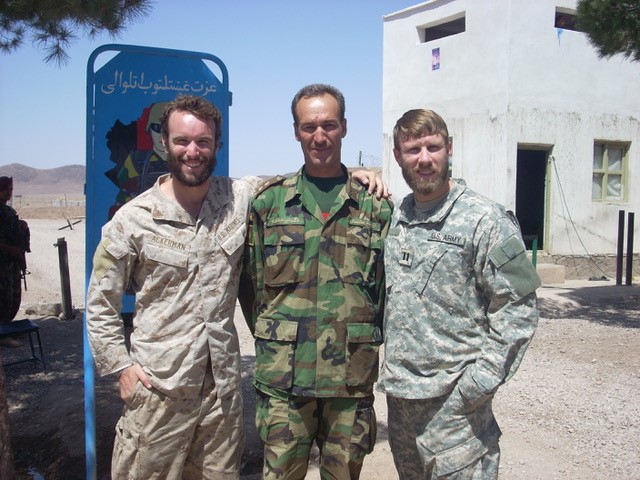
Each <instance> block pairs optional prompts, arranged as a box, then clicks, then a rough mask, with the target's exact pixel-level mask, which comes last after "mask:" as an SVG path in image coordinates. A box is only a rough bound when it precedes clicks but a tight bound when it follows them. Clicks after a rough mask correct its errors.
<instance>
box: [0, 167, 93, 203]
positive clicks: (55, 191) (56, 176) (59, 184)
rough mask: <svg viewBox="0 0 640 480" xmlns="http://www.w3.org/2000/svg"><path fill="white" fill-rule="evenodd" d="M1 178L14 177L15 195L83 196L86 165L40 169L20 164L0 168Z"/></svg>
mask: <svg viewBox="0 0 640 480" xmlns="http://www.w3.org/2000/svg"><path fill="white" fill-rule="evenodd" d="M0 176H7V177H13V195H14V196H15V195H64V194H67V195H82V194H83V193H84V183H85V177H86V167H85V166H84V165H65V166H64V167H57V168H48V169H40V168H33V167H28V166H26V165H22V164H20V163H12V164H10V165H2V166H0Z"/></svg>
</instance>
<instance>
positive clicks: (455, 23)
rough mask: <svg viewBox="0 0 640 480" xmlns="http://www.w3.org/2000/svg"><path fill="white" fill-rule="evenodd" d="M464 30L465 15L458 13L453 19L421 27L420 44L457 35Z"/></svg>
mask: <svg viewBox="0 0 640 480" xmlns="http://www.w3.org/2000/svg"><path fill="white" fill-rule="evenodd" d="M465 30H466V21H465V13H464V12H462V13H459V14H458V15H455V16H453V17H449V18H446V19H442V20H439V21H438V23H436V24H431V25H426V26H423V27H422V34H421V37H422V42H423V43H427V42H431V41H432V40H437V39H439V38H444V37H450V36H451V35H457V34H458V33H462V32H464V31H465Z"/></svg>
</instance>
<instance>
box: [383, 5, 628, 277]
mask: <svg viewBox="0 0 640 480" xmlns="http://www.w3.org/2000/svg"><path fill="white" fill-rule="evenodd" d="M575 7H576V1H575V0H535V1H531V0H482V1H478V0H430V1H427V2H424V3H421V4H418V5H415V6H413V7H410V8H408V9H405V10H402V11H400V12H396V13H392V14H389V15H387V16H385V17H384V47H383V58H384V60H383V97H384V98H383V135H384V156H383V175H384V177H385V179H386V180H387V181H388V182H389V184H390V186H391V189H392V191H393V192H394V200H395V201H398V200H399V199H400V198H401V197H402V196H404V195H405V194H406V193H407V192H408V187H407V186H406V184H405V182H404V180H403V178H402V174H401V172H400V168H399V167H398V165H397V164H396V162H395V160H394V158H393V152H392V150H393V138H392V136H393V126H394V124H395V122H396V120H397V119H398V118H399V117H400V116H401V115H402V114H403V113H404V112H405V111H406V110H409V109H412V108H429V109H433V110H435V111H436V112H438V113H439V114H441V115H442V117H443V118H444V119H445V121H446V122H447V124H448V126H449V133H450V135H451V137H452V140H453V157H452V176H453V177H455V178H463V179H465V181H466V182H467V185H468V186H469V187H470V188H472V189H474V190H476V191H478V192H480V193H483V194H484V195H486V196H488V197H490V198H492V199H494V200H496V201H498V202H499V203H502V204H504V205H505V206H506V207H507V208H508V209H511V210H513V211H515V212H516V215H517V217H518V219H519V221H520V223H521V227H522V230H523V234H524V235H527V236H528V235H531V236H534V235H535V236H537V243H538V249H539V250H541V251H542V252H545V253H546V254H549V255H552V256H553V257H554V258H555V259H556V260H554V261H559V260H558V258H560V257H561V256H565V257H566V256H568V257H570V258H572V259H575V257H576V256H577V257H592V256H595V257H596V258H597V257H600V259H602V258H604V257H607V256H608V257H609V259H610V258H611V255H615V253H616V250H617V238H618V218H619V211H620V210H623V211H624V212H625V213H624V214H623V215H624V216H623V218H625V220H628V218H629V215H628V213H629V212H635V211H640V208H639V207H640V192H639V189H638V186H637V184H635V182H633V181H632V179H633V178H635V176H636V175H638V173H639V172H640V148H639V145H638V144H639V143H640V64H639V63H637V62H632V61H630V60H628V59H625V58H624V57H622V56H621V55H619V56H615V57H613V58H611V59H609V60H606V59H599V58H598V53H597V51H596V50H595V48H594V47H592V46H591V45H590V44H589V42H588V39H587V36H586V34H584V33H582V32H579V31H575V30H572V28H573V21H574V20H575ZM560 26H563V27H564V28H560ZM638 222H640V220H639V221H638ZM638 222H636V227H635V229H634V230H635V233H636V235H635V236H636V238H635V241H634V244H635V245H634V252H638V245H640V240H639V239H638V238H637V237H638V235H637V232H638ZM627 223H628V222H627ZM625 236H626V233H625ZM626 248H627V247H626V245H625V251H626ZM609 263H611V262H609ZM635 270H636V271H637V270H638V269H637V267H636V268H635ZM614 271H615V270H614Z"/></svg>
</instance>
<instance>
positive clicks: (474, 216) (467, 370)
mask: <svg viewBox="0 0 640 480" xmlns="http://www.w3.org/2000/svg"><path fill="white" fill-rule="evenodd" d="M393 140H394V149H393V154H394V156H395V159H396V161H397V163H398V165H399V166H400V168H401V169H402V174H403V176H404V178H405V181H406V182H407V184H408V185H409V187H411V190H412V191H413V192H412V193H411V194H409V195H407V196H406V197H405V198H404V200H403V201H402V203H401V205H400V207H399V208H398V209H396V210H395V211H394V213H393V220H392V222H391V228H390V229H389V233H388V235H387V238H386V240H385V257H384V268H385V274H386V284H387V302H386V305H385V314H384V343H385V359H384V365H383V368H382V372H381V374H380V383H379V387H380V389H381V390H382V391H383V392H385V393H386V395H387V406H388V410H389V412H388V413H389V417H388V419H389V443H390V446H391V451H392V453H393V458H394V462H395V465H396V469H397V470H398V473H399V477H400V478H402V479H403V480H426V479H428V480H435V479H445V478H446V479H451V480H453V479H463V478H478V479H480V478H481V479H483V480H489V479H496V478H498V465H499V459H500V448H499V446H498V440H499V438H500V428H499V427H498V424H497V422H496V419H495V417H494V415H493V411H492V408H491V400H492V398H493V396H494V395H495V393H496V391H497V390H498V388H499V387H500V386H501V385H502V384H504V383H505V382H506V381H507V380H509V378H511V377H512V376H513V374H514V373H515V372H516V370H517V369H518V366H519V365H520V362H521V361H522V358H523V356H524V353H525V351H526V349H527V347H528V345H529V343H530V342H531V339H532V337H533V334H534V332H535V329H536V325H537V322H538V310H537V307H536V293H535V291H536V289H537V288H538V287H539V286H540V279H539V277H538V275H537V273H536V271H535V268H534V267H533V265H532V264H531V262H530V261H529V258H528V257H527V252H526V250H525V247H524V243H523V242H522V237H521V235H520V229H519V228H518V224H517V222H516V221H515V218H514V217H513V214H511V213H510V212H507V211H506V210H505V209H504V207H502V206H501V205H498V204H497V203H495V202H494V201H492V200H489V199H488V198H486V197H483V196H482V195H479V194H478V193H476V192H473V191H472V190H470V189H469V188H467V187H466V186H465V184H464V182H462V181H459V180H450V178H449V157H450V155H451V153H452V145H451V142H450V139H449V132H448V129H447V125H446V123H445V122H444V120H443V119H442V118H441V117H440V116H439V115H438V114H437V113H435V112H433V111H432V110H424V109H416V110H409V111H408V112H406V113H405V114H404V115H403V116H402V117H401V118H400V119H399V120H398V121H397V123H396V125H395V128H394V131H393Z"/></svg>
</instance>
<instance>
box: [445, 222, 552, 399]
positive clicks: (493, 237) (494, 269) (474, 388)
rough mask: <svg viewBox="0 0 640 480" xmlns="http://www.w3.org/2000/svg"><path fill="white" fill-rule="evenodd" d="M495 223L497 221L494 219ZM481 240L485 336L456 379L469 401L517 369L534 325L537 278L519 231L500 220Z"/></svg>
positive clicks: (488, 391)
mask: <svg viewBox="0 0 640 480" xmlns="http://www.w3.org/2000/svg"><path fill="white" fill-rule="evenodd" d="M499 223H500V222H499ZM501 223H502V224H501V225H500V224H499V225H497V226H496V227H494V229H493V232H492V233H491V234H489V239H488V241H487V242H486V243H484V247H481V248H480V249H479V250H481V249H483V248H484V250H485V251H486V252H487V254H486V255H482V254H479V255H478V258H479V260H480V261H481V263H482V265H481V267H479V268H480V272H479V281H478V288H479V289H480V291H481V294H482V295H483V299H484V301H485V304H486V315H487V324H488V325H487V327H488V331H487V337H486V343H485V346H484V348H483V351H482V355H481V357H480V358H479V359H478V360H477V361H476V362H475V363H474V364H473V365H471V366H470V367H468V368H467V369H466V370H465V373H464V374H463V376H462V377H461V378H460V380H459V381H458V388H459V389H460V392H461V393H462V395H463V397H464V398H465V399H466V400H467V401H468V402H469V403H470V404H471V405H480V404H482V403H484V401H486V400H487V399H489V398H490V397H491V396H492V395H493V394H494V393H495V392H496V390H497V389H498V387H499V386H500V385H502V384H503V383H504V382H506V381H507V380H509V379H510V378H511V377H512V376H513V374H514V373H515V372H516V370H517V369H518V367H519V366H520V363H521V362H522V358H523V356H524V353H525V351H526V349H527V347H528V346H529V344H530V343H531V340H532V338H533V334H534V332H535V329H536V327H537V324H538V317H539V313H538V308H537V298H536V293H535V291H536V289H537V288H538V287H539V286H540V285H541V282H540V278H539V277H538V274H537V272H536V270H535V268H534V267H533V265H532V263H531V261H530V260H529V258H528V256H527V253H526V249H525V246H524V243H523V241H522V237H521V235H520V232H519V231H518V230H517V228H515V227H514V226H513V224H512V223H511V222H510V220H509V219H507V218H505V219H504V221H503V222H501Z"/></svg>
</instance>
